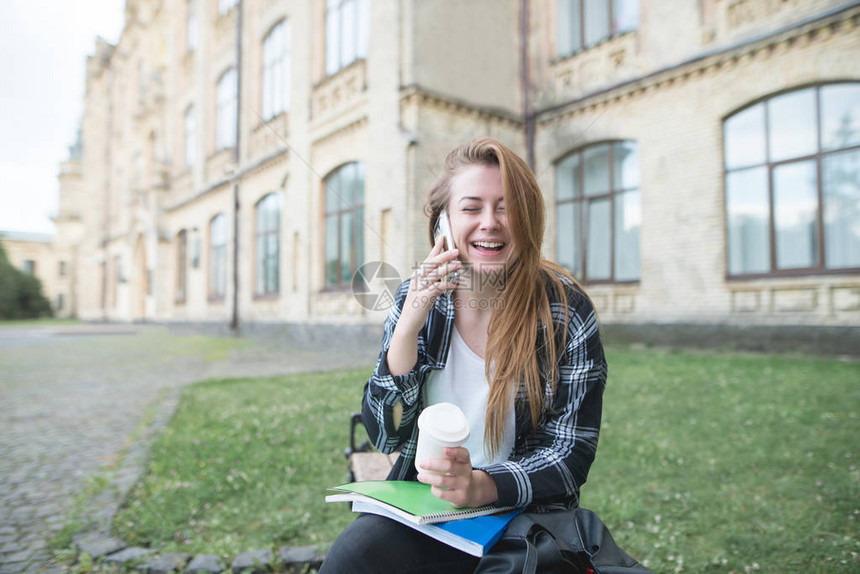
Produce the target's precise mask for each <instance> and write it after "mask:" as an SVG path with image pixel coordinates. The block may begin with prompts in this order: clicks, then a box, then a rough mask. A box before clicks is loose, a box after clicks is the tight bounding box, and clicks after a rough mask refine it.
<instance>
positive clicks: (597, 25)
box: [585, 0, 609, 48]
mask: <svg viewBox="0 0 860 574" xmlns="http://www.w3.org/2000/svg"><path fill="white" fill-rule="evenodd" d="M608 36H609V2H607V1H606V0H585V47H586V48H588V47H590V46H594V45H595V44H597V43H599V42H601V41H602V40H604V39H606V38H607V37H608Z"/></svg>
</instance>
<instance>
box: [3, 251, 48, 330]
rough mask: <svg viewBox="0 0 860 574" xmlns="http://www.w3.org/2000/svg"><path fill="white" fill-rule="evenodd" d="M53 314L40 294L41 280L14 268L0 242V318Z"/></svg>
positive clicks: (34, 316) (43, 296)
mask: <svg viewBox="0 0 860 574" xmlns="http://www.w3.org/2000/svg"><path fill="white" fill-rule="evenodd" d="M51 315H53V311H52V310H51V304H50V303H49V302H48V299H47V298H46V297H45V295H43V294H42V282H41V281H39V279H38V278H36V277H35V276H33V275H29V274H27V273H24V272H23V271H21V270H20V269H16V268H15V266H14V265H12V263H11V262H10V261H9V258H8V257H7V256H6V251H5V250H4V249H3V245H2V244H0V319H34V318H37V317H50V316H51Z"/></svg>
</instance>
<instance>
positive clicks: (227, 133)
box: [215, 68, 239, 150]
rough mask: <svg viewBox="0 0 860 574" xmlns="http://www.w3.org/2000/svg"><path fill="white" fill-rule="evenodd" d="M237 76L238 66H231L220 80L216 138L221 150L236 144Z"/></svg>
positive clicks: (217, 94) (217, 95) (217, 90)
mask: <svg viewBox="0 0 860 574" xmlns="http://www.w3.org/2000/svg"><path fill="white" fill-rule="evenodd" d="M237 78H238V76H237V74H236V68H230V69H229V70H227V71H226V72H224V74H223V75H222V76H221V79H220V80H218V86H217V89H216V97H217V116H216V118H215V132H216V133H215V139H216V145H217V149H219V150H222V149H227V148H232V147H234V146H235V145H236V118H237V115H238V105H239V100H238V96H239V93H238V85H237V83H236V82H237Z"/></svg>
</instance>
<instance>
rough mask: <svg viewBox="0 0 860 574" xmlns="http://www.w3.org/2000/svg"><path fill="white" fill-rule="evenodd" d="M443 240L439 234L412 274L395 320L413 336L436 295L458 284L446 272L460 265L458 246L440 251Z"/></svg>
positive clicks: (454, 269) (452, 270) (431, 306)
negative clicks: (398, 317) (401, 308)
mask: <svg viewBox="0 0 860 574" xmlns="http://www.w3.org/2000/svg"><path fill="white" fill-rule="evenodd" d="M443 241H444V239H443V238H442V237H439V238H438V239H437V240H436V243H435V245H433V249H431V250H430V253H429V255H428V256H427V258H426V259H425V260H424V262H423V263H421V265H419V266H418V268H417V269H415V271H414V272H413V273H412V277H411V279H410V282H409V291H407V293H406V301H405V302H404V303H403V310H402V311H401V313H400V320H399V321H398V322H397V325H398V327H399V326H400V324H401V323H404V327H406V328H408V330H409V331H410V332H412V333H415V334H416V335H417V334H418V331H420V330H421V327H423V326H424V322H425V321H426V320H427V315H428V313H430V309H432V308H433V304H434V303H435V302H436V298H437V297H439V295H441V294H442V293H444V292H445V291H448V290H450V289H455V288H456V287H457V283H456V279H454V281H448V275H449V274H450V273H453V272H455V271H459V270H460V268H461V267H462V263H460V261H458V260H457V256H458V255H459V254H460V252H459V251H458V250H457V249H450V250H447V251H446V250H443V249H442V244H443Z"/></svg>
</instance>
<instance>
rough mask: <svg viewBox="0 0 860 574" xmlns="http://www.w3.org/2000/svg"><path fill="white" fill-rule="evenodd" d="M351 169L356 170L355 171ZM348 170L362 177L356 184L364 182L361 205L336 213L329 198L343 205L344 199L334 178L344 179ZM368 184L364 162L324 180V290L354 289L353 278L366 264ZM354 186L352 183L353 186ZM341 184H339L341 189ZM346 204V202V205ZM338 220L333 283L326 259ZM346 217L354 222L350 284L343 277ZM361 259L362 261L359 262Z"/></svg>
mask: <svg viewBox="0 0 860 574" xmlns="http://www.w3.org/2000/svg"><path fill="white" fill-rule="evenodd" d="M351 166H355V167H354V168H353V167H351ZM346 169H355V170H356V175H360V177H357V178H356V180H354V181H359V180H360V182H361V187H360V190H361V203H358V204H357V203H350V204H345V205H344V206H343V207H338V208H336V209H333V210H329V209H328V204H327V200H328V194H329V193H335V194H337V195H338V199H339V201H341V202H342V201H343V200H342V199H341V198H340V195H339V192H337V191H336V190H335V187H334V186H333V185H332V183H331V180H332V178H334V177H338V178H340V177H342V174H343V173H344V170H346ZM366 181H367V172H366V164H365V162H363V161H352V162H347V163H344V164H341V165H340V166H338V167H337V168H335V169H333V170H332V171H331V172H329V174H328V175H327V176H326V178H325V179H324V180H323V186H322V203H321V205H322V208H323V209H322V234H323V241H322V247H323V290H325V291H342V290H346V289H349V288H351V287H352V277H353V276H354V275H355V273H356V271H358V268H359V267H361V266H362V265H363V264H364V245H363V237H364V234H363V228H362V226H363V225H364V207H365V203H364V200H365V182H366ZM351 183H352V182H351ZM340 185H341V183H340V182H338V186H340ZM344 203H345V202H344ZM332 217H334V218H336V221H337V223H336V225H337V240H336V243H337V257H336V262H337V263H336V265H335V269H334V279H335V281H330V278H331V274H330V272H329V266H328V261H327V259H326V253H327V249H328V244H327V241H328V238H327V234H328V223H329V218H332ZM343 217H351V218H352V241H350V244H349V245H350V253H349V261H350V271H351V273H350V277H349V280H347V281H341V278H342V277H343V267H342V265H341V264H342V262H343V260H344V254H343V253H342V252H341V247H342V246H343V237H342V236H341V230H342V229H343V223H342V221H343V219H342V218H343ZM359 242H362V245H359ZM359 250H360V253H361V257H360V258H359V257H358V254H359ZM359 259H361V260H359Z"/></svg>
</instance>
